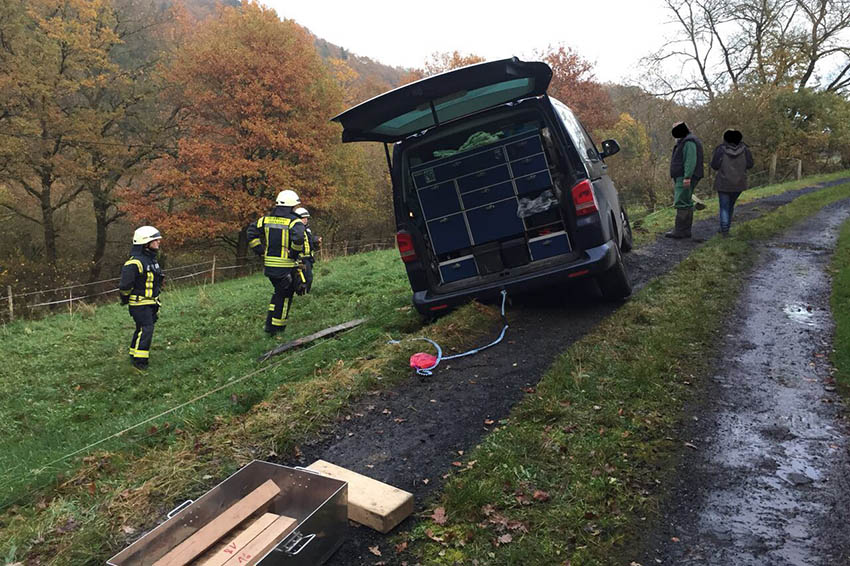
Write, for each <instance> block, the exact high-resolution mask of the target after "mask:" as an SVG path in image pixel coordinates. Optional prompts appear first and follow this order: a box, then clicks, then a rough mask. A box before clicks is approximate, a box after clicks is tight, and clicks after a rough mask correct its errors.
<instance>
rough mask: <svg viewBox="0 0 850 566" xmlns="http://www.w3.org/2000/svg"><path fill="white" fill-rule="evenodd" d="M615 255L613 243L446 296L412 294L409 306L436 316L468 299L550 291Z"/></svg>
mask: <svg viewBox="0 0 850 566" xmlns="http://www.w3.org/2000/svg"><path fill="white" fill-rule="evenodd" d="M616 254H617V252H616V248H615V244H614V241H613V240H609V241H608V242H605V243H604V244H602V245H601V246H596V247H594V248H589V249H586V250H584V252H583V255H582V257H580V258H579V259H577V260H575V261H572V262H570V263H563V264H559V265H555V266H548V267H544V268H541V269H540V270H539V271H534V272H532V273H526V274H524V275H519V276H516V277H511V278H510V279H504V280H499V281H493V282H489V283H485V284H481V285H473V286H471V287H466V288H464V289H460V290H457V291H452V292H448V293H435V292H433V291H430V290H426V291H416V292H415V293H413V306H415V307H416V310H418V311H419V312H420V313H421V314H423V315H433V314H438V313H440V312H442V311H445V310H448V309H450V308H452V307H455V306H457V305H460V304H463V303H466V302H469V301H470V300H472V299H492V298H494V297H497V296H498V295H499V293H501V291H502V289H504V290H506V291H507V292H508V293H527V292H529V291H533V290H535V289H539V288H541V287H550V286H552V285H556V284H558V283H563V282H564V281H566V280H568V279H571V278H578V277H590V276H593V275H598V274H599V273H602V272H604V271H607V270H608V269H610V268H611V267H613V266H614V263H615V262H616V260H617V255H616Z"/></svg>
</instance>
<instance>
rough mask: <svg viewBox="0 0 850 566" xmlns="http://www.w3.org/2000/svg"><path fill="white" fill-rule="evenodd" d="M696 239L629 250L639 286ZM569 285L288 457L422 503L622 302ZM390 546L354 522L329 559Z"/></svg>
mask: <svg viewBox="0 0 850 566" xmlns="http://www.w3.org/2000/svg"><path fill="white" fill-rule="evenodd" d="M831 184H832V183H831ZM823 186H826V185H823V184H822V185H818V186H816V187H809V188H806V189H800V190H797V191H791V192H788V193H785V194H782V195H778V196H775V197H769V198H766V199H762V200H760V201H756V202H754V203H750V204H747V205H742V206H740V207H739V208H738V209H737V210H736V213H735V214H736V216H735V220H736V222H737V221H744V220H746V219H747V218H751V217H754V216H757V215H760V214H764V213H765V212H768V211H770V210H773V209H774V208H777V207H779V206H781V205H783V204H787V203H788V202H791V201H792V200H793V199H794V198H797V197H798V196H800V195H802V194H805V193H807V192H811V191H813V190H817V189H818V188H822V187H823ZM733 229H734V227H733ZM716 231H717V221H716V220H715V219H711V220H706V221H703V222H699V223H697V224H695V225H694V236H695V238H708V237H711V236H712V235H714V234H715V233H716ZM698 245H699V242H697V241H691V240H687V241H674V240H669V239H666V238H659V239H658V240H657V241H656V242H655V243H653V244H651V245H648V246H644V247H642V248H640V249H638V250H635V251H634V252H632V253H631V254H627V256H626V264H627V268H628V269H629V272H630V276H631V278H632V282H633V285H634V287H635V289H636V290H637V289H639V288H640V287H642V286H643V285H645V284H646V283H647V282H648V281H650V280H651V279H653V278H655V277H658V276H659V275H662V274H664V273H666V272H667V271H669V270H670V269H671V268H672V267H673V266H675V265H676V264H678V263H679V262H680V261H682V259H684V258H685V257H686V256H687V255H688V254H689V253H690V252H691V251H692V250H693V249H694V248H695V247H696V246H698ZM572 295H573V297H570V293H569V292H564V290H563V289H561V290H554V291H553V292H551V293H549V294H548V295H545V296H544V295H537V296H535V297H514V298H513V299H514V300H513V303H512V306H511V307H510V308H509V309H508V319H509V322H510V329H509V330H508V333H507V335H506V337H505V342H503V343H502V344H500V345H499V346H497V347H495V348H492V349H490V350H487V351H485V352H482V353H481V354H478V355H476V356H471V357H468V358H463V359H460V360H456V361H452V362H447V363H445V364H443V365H441V366H440V367H439V368H438V371H436V372H435V373H434V375H433V376H431V377H428V378H420V377H418V376H412V377H411V378H410V379H409V380H407V381H406V382H405V383H403V384H402V385H400V386H399V387H397V388H395V389H394V390H392V391H388V392H382V393H379V394H376V395H373V396H367V397H366V398H365V399H363V400H362V401H361V402H359V403H356V404H355V405H354V406H352V407H351V411H350V413H349V414H348V416H347V417H348V419H347V420H346V419H341V420H340V421H339V423H338V424H337V425H336V426H335V428H334V429H333V430H331V431H329V432H328V433H327V434H326V435H325V436H324V437H323V438H321V439H319V440H317V441H315V442H314V443H313V444H310V445H306V446H302V447H301V448H302V457H301V458H300V459H299V460H292V459H284V460H282V461H281V463H283V464H286V465H307V464H309V463H311V462H313V461H314V460H316V459H318V458H322V459H324V460H328V461H330V462H333V463H335V464H338V465H340V466H345V467H347V468H350V469H352V470H354V471H357V472H360V473H363V474H366V475H369V476H370V477H373V478H375V479H378V480H381V481H385V482H388V483H390V484H392V485H394V486H397V487H399V488H402V489H405V490H407V491H410V492H412V493H413V494H414V497H415V501H416V506H417V507H416V508H417V511H419V510H422V508H423V504H424V503H425V501H426V498H427V497H428V496H429V495H431V494H432V493H434V491H435V490H438V489H439V488H440V487H441V486H442V476H443V475H444V474H446V473H448V472H449V471H450V470H451V469H452V465H451V463H452V462H453V461H457V460H458V459H460V456H459V454H458V451H460V450H463V451H466V450H469V449H470V448H471V447H474V446H475V445H476V443H477V442H478V441H479V440H480V439H481V438H482V437H483V436H484V435H485V434H486V433H487V427H486V426H485V425H484V421H485V419H493V420H498V419H501V418H505V417H507V416H508V414H509V413H510V409H511V407H513V405H514V404H515V403H516V402H517V401H519V400H520V399H521V398H522V396H523V395H524V391H523V389H524V388H528V387H529V386H533V385H535V384H536V383H537V382H538V381H539V380H540V378H541V377H542V375H543V373H544V372H545V371H546V370H547V369H548V368H549V366H550V365H551V363H552V361H553V360H554V359H555V357H556V356H557V355H559V354H560V353H562V352H563V351H564V350H566V349H567V348H568V347H569V345H570V344H572V343H573V342H574V341H576V340H577V339H579V338H581V337H582V336H583V335H584V334H585V333H587V332H588V330H590V329H591V328H593V326H594V325H595V324H597V323H598V322H599V321H600V320H602V319H603V318H604V317H605V316H607V315H608V314H610V313H611V312H613V310H614V308H615V307H613V306H612V305H610V304H606V303H603V302H601V300H599V299H595V298H592V297H587V296H586V295H585V294H584V293H573V294H572ZM496 332H497V329H493V330H491V334H495V333H496ZM482 340H486V338H484V339H482ZM482 343H483V342H482ZM425 348H427V344H424V343H423V349H425ZM414 520H415V519H408V520H407V521H405V522H404V523H402V525H401V526H400V527H399V529H402V530H403V529H406V528H410V527H411V526H412V524H413V521H414ZM375 545H379V546H380V550H381V552H382V557H380V558H378V557H377V556H375V555H373V554H371V553H370V552H369V550H368V547H370V546H375ZM392 555H393V552H392V550H391V548H390V545H389V543H388V539H387V537H385V536H382V535H379V534H377V533H376V532H374V531H372V530H370V529H368V528H358V527H356V526H353V528H352V529H351V539H350V540H348V541H346V543H345V544H344V545H343V547H342V548H341V549H340V550H339V551H338V552H337V553H336V554H335V556H334V557H333V558H332V559H331V560H330V561H329V562H328V564H330V565H333V566H341V565H361V564H374V563H376V562H384V563H386V564H392V563H394V562H393V558H392Z"/></svg>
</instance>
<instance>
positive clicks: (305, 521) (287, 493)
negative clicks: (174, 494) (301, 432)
mask: <svg viewBox="0 0 850 566" xmlns="http://www.w3.org/2000/svg"><path fill="white" fill-rule="evenodd" d="M266 480H272V481H274V482H275V483H276V484H277V486H278V487H279V488H280V494H278V495H277V496H276V497H275V498H274V499H273V500H272V502H271V503H270V507H269V511H270V512H272V513H276V514H280V515H287V516H289V517H292V518H294V519H295V520H296V521H297V523H296V527H295V530H294V531H292V532H291V533H289V534H288V535H287V536H286V537H285V538H284V539H283V540H282V541H281V542H280V543H279V544H278V545H277V547H275V548H274V549H273V550H271V551H270V552H269V553H268V554H266V555H265V556H264V557H263V558H261V559H260V561H259V562H258V565H262V566H276V565H285V566H307V565H314V564H322V563H324V562H325V561H326V560H327V559H328V558H330V557H331V555H332V554H333V553H334V552H335V551H336V549H337V548H339V546H340V545H341V544H342V543H343V541H344V540H345V537H346V536H347V534H348V484H347V483H346V482H344V481H339V480H335V479H331V478H328V477H325V476H320V475H318V474H314V473H311V472H307V471H303V470H297V469H294V468H288V467H286V466H281V465H278V464H272V463H269V462H262V461H259V460H254V461H253V462H251V463H250V464H248V465H247V466H245V467H244V468H242V469H241V470H239V471H238V472H236V473H234V474H233V475H232V476H230V477H229V478H227V479H226V480H224V481H223V482H221V483H220V484H218V485H217V486H216V487H214V488H212V489H211V490H209V491H208V492H207V493H205V494H204V495H203V496H202V497H200V498H199V499H198V500H197V501H194V502H192V503H191V504H190V505H188V506H187V507H185V508H184V509H182V510H181V511H180V512H179V513H176V514H174V515H173V516H171V517H170V518H169V519H168V520H167V521H165V522H164V523H162V524H161V525H159V526H158V527H157V528H155V529H154V530H152V531H151V532H149V533H147V534H145V535H144V536H142V537H141V538H140V539H139V540H137V541H136V542H134V543H133V544H131V545H130V546H128V547H127V548H126V549H124V550H123V551H121V552H119V553H118V554H116V555H115V556H113V557H112V558H110V559H109V560H108V561H107V564H109V565H110V566H150V565H152V564H153V563H154V562H156V561H157V560H159V559H160V558H162V557H163V556H164V555H165V554H166V553H168V551H170V550H171V549H172V548H174V547H175V546H177V545H178V544H180V543H181V542H182V541H184V540H185V539H187V538H188V537H190V536H191V535H193V534H194V533H195V532H196V531H198V530H199V529H200V528H201V527H202V526H203V525H205V524H206V523H208V522H209V521H211V520H212V519H213V518H215V517H216V516H217V515H218V514H220V513H221V512H222V511H224V510H225V509H227V508H228V507H230V506H231V505H233V504H234V503H236V501H238V500H239V499H241V498H242V497H244V496H246V495H247V494H248V493H250V492H251V491H252V490H254V489H255V488H256V487H258V486H259V485H261V484H262V483H264V482H265V481H266Z"/></svg>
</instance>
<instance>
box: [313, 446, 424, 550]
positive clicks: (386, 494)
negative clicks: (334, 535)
mask: <svg viewBox="0 0 850 566" xmlns="http://www.w3.org/2000/svg"><path fill="white" fill-rule="evenodd" d="M307 469H308V470H313V471H314V472H318V473H320V474H322V475H324V476H328V477H331V478H334V479H338V480H342V481H345V482H348V518H349V519H351V520H352V521H354V522H356V523H360V524H361V525H366V526H367V527H371V528H373V529H375V530H376V531H378V532H380V533H384V534H386V533H388V532H390V531H391V530H392V529H393V528H394V527H395V526H396V525H398V524H399V523H401V522H402V521H403V520H404V519H406V518H407V517H408V516H409V515H410V514H411V513H413V494H412V493H409V492H407V491H404V490H401V489H398V488H395V487H393V486H391V485H387V484H385V483H382V482H379V481H378V480H374V479H372V478H369V477H366V476H364V475H361V474H358V473H356V472H352V471H351V470H346V469H345V468H342V467H340V466H336V465H334V464H331V463H330V462H325V461H324V460H316V461H315V462H313V463H312V464H310V465H309V466H307Z"/></svg>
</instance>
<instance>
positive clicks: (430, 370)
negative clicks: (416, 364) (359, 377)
mask: <svg viewBox="0 0 850 566" xmlns="http://www.w3.org/2000/svg"><path fill="white" fill-rule="evenodd" d="M507 297H508V292H507V291H505V290H504V289H502V331H501V332H500V333H499V337H498V338H496V339H495V340H493V341H492V342H490V343H489V344H487V345H486V346H481V347H480V348H473V349H472V350H468V351H466V352H462V353H460V354H452V355H451V356H443V349H442V348H441V347H440V345H439V344H437V343H436V342H435V341H434V340H431V339H430V338H425V337H424V336H420V337H418V338H408V340H423V341H425V342H428V343H429V344H431V345H432V346H434V348H436V350H437V360H436V361H435V362H434V365H432V366H431V367H428V368H417V369H416V373H417V374H418V375H422V376H429V375H433V374H434V369H435V368H436V367H437V366H438V365H440V362H442V361H443V360H454V359H457V358H463V357H465V356H472V355H475V354H477V353H478V352H480V351H482V350H486V349H487V348H490V347H492V346H495V345H496V344H498V343H499V342H501V341H502V339H503V338H504V337H505V332H507V330H508V319H507V317H506V316H505V300H506V299H507ZM387 343H388V344H401V341H400V340H390V341H389V342H387Z"/></svg>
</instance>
